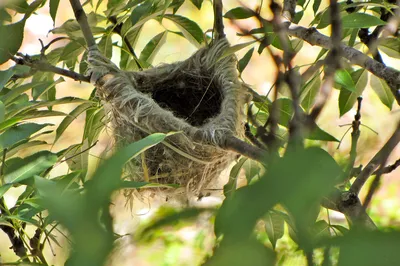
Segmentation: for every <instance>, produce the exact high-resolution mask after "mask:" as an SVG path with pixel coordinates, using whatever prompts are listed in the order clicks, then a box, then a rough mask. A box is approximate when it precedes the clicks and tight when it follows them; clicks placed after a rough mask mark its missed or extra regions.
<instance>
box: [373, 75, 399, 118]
mask: <svg viewBox="0 0 400 266" xmlns="http://www.w3.org/2000/svg"><path fill="white" fill-rule="evenodd" d="M370 84H371V88H372V89H373V90H374V92H375V93H376V95H378V97H379V99H380V100H381V102H382V103H383V104H384V105H386V106H387V107H388V108H389V110H392V105H393V101H394V96H393V93H392V91H391V89H390V87H389V85H388V84H387V83H386V81H385V80H383V79H380V78H378V77H376V76H374V75H371V81H370Z"/></svg>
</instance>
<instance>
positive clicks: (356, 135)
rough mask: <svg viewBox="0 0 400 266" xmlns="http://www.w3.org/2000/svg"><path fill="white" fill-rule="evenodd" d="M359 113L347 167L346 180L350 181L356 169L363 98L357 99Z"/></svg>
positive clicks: (353, 125)
mask: <svg viewBox="0 0 400 266" xmlns="http://www.w3.org/2000/svg"><path fill="white" fill-rule="evenodd" d="M357 102H358V105H357V113H356V114H355V116H354V120H353V123H352V128H353V130H352V132H351V149H350V158H349V164H348V166H347V170H346V173H345V174H346V180H349V179H350V178H351V177H352V176H351V174H352V173H351V172H352V169H353V168H354V162H355V161H356V156H357V143H358V139H359V137H360V124H361V121H360V120H361V102H362V97H358V98H357Z"/></svg>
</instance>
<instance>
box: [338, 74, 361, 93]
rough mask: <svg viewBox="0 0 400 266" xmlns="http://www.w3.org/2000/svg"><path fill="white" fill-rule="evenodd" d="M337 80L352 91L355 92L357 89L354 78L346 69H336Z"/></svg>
mask: <svg viewBox="0 0 400 266" xmlns="http://www.w3.org/2000/svg"><path fill="white" fill-rule="evenodd" d="M335 82H336V83H338V84H339V85H341V86H342V87H343V88H344V89H346V90H349V91H351V92H355V90H356V87H355V85H354V82H353V79H352V78H351V76H350V74H349V72H347V70H346V69H340V70H337V71H336V73H335Z"/></svg>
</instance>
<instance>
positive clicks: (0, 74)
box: [0, 48, 15, 91]
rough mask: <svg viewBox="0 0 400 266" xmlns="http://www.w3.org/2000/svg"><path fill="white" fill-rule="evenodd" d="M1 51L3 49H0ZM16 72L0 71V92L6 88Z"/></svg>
mask: <svg viewBox="0 0 400 266" xmlns="http://www.w3.org/2000/svg"><path fill="white" fill-rule="evenodd" d="M0 49H1V48H0ZM14 73H15V70H14V69H13V68H9V69H7V70H4V71H0V91H1V90H2V89H3V88H4V86H5V85H6V84H7V82H8V81H9V80H10V78H11V77H12V76H13V75H14Z"/></svg>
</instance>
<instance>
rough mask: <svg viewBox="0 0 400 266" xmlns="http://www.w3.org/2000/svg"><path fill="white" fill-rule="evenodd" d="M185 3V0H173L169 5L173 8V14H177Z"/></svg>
mask: <svg viewBox="0 0 400 266" xmlns="http://www.w3.org/2000/svg"><path fill="white" fill-rule="evenodd" d="M183 3H185V0H173V1H172V2H171V4H170V5H169V7H170V8H172V14H175V13H176V11H178V9H179V8H180V7H181V6H182V5H183Z"/></svg>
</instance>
